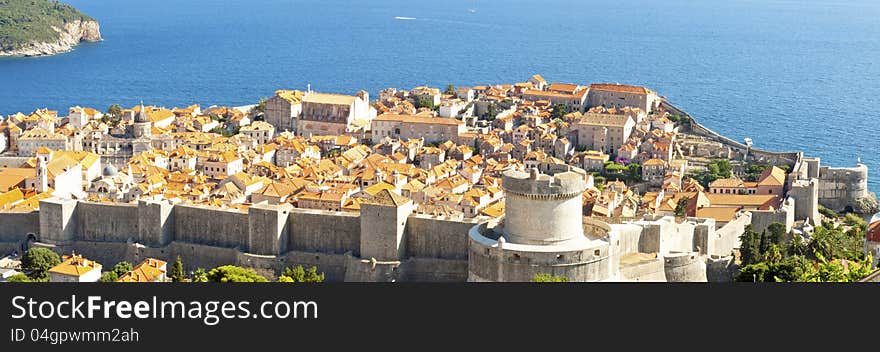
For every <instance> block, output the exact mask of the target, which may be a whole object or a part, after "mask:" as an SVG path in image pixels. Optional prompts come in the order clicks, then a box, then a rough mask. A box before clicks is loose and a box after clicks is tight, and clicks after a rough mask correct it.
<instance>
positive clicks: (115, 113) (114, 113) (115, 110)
mask: <svg viewBox="0 0 880 352" xmlns="http://www.w3.org/2000/svg"><path fill="white" fill-rule="evenodd" d="M107 115H110V116H111V117H119V116H121V115H122V106H119V104H113V105H110V107H109V108H107ZM105 123H106V121H105Z"/></svg>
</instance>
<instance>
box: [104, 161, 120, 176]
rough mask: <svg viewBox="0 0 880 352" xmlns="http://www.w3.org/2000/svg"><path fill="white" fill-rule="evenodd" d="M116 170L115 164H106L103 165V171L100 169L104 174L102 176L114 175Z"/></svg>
mask: <svg viewBox="0 0 880 352" xmlns="http://www.w3.org/2000/svg"><path fill="white" fill-rule="evenodd" d="M117 172H118V171H117V170H116V167H115V166H113V165H110V164H107V166H104V171H102V172H101V174H102V175H104V177H113V176H116V174H117Z"/></svg>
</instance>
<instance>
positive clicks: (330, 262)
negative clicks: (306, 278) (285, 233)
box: [285, 251, 351, 282]
mask: <svg viewBox="0 0 880 352" xmlns="http://www.w3.org/2000/svg"><path fill="white" fill-rule="evenodd" d="M349 257H351V256H350V255H346V254H328V253H315V252H304V251H289V252H287V253H286V255H285V262H286V265H287V266H297V265H302V266H303V267H304V268H308V267H311V266H316V267H318V270H320V271H323V272H324V281H328V282H342V281H344V280H345V271H346V260H347V258H349Z"/></svg>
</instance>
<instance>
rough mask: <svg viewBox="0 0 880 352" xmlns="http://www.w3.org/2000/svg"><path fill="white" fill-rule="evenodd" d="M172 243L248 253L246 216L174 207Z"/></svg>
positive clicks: (202, 208) (193, 206) (196, 208)
mask: <svg viewBox="0 0 880 352" xmlns="http://www.w3.org/2000/svg"><path fill="white" fill-rule="evenodd" d="M174 227H175V240H177V241H181V242H188V243H198V244H205V245H211V246H217V247H224V248H239V249H241V250H242V251H247V249H248V214H247V213H245V212H240V211H234V210H225V209H217V208H209V207H203V206H195V205H176V206H174Z"/></svg>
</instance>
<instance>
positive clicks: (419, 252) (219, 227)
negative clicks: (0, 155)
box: [0, 198, 479, 281]
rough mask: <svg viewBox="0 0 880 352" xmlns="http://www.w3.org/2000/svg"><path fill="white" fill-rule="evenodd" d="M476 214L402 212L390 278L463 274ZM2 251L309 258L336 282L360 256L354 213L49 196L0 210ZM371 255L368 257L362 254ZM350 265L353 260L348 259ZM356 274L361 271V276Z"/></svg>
mask: <svg viewBox="0 0 880 352" xmlns="http://www.w3.org/2000/svg"><path fill="white" fill-rule="evenodd" d="M478 223H479V221H477V220H474V219H463V220H449V219H441V218H433V217H429V216H425V215H415V214H413V215H410V216H409V217H408V218H407V219H406V224H405V233H404V236H405V237H406V239H407V240H406V241H405V242H406V246H405V252H404V256H403V258H405V259H402V260H401V261H400V262H399V264H396V265H395V269H394V277H395V278H396V279H397V280H404V281H410V280H414V281H465V280H466V279H467V255H468V254H467V248H468V247H467V243H468V242H467V231H468V229H470V227H472V226H473V225H475V224H478ZM0 224H3V226H0V250H3V251H4V252H11V251H13V250H20V249H23V248H25V247H26V246H27V245H28V244H29V243H28V238H29V237H28V236H29V235H30V236H32V241H31V242H35V243H32V244H31V245H36V246H43V247H47V248H51V249H52V250H54V251H56V252H58V253H59V254H70V253H71V252H72V251H75V252H76V253H80V254H83V255H85V256H86V257H88V258H91V259H93V260H96V261H98V262H99V263H102V264H103V265H105V266H112V265H114V264H115V263H117V262H119V261H123V260H125V261H129V262H132V263H136V262H140V261H141V260H143V259H145V258H148V257H152V258H159V259H162V260H165V261H168V262H173V261H174V260H175V258H176V257H177V256H180V257H181V258H182V259H183V261H184V263H185V266H186V270H187V271H192V270H195V268H213V267H216V266H220V265H228V264H231V265H241V266H247V267H251V268H254V269H256V270H257V271H258V272H260V273H262V274H264V275H266V276H268V277H275V276H277V275H278V274H280V272H281V271H282V270H283V269H284V268H285V267H287V266H291V265H297V264H302V265H304V266H306V267H308V266H312V265H314V266H317V267H318V268H319V269H320V270H321V271H323V272H324V273H325V276H326V279H327V280H328V281H342V280H344V279H345V278H346V273H347V272H349V271H352V270H355V271H357V270H361V271H363V270H366V271H367V272H369V271H370V270H372V269H364V268H363V265H361V263H360V262H361V258H360V252H361V248H360V247H361V245H362V243H361V231H362V226H363V225H362V223H361V220H360V216H359V214H356V213H347V212H327V211H317V210H308V209H295V208H290V207H283V206H274V205H262V204H261V205H254V206H251V207H250V208H249V209H248V210H247V211H240V210H234V209H221V208H213V207H205V206H199V205H189V204H186V205H184V204H177V205H174V204H169V203H159V202H152V201H141V202H139V203H138V204H111V203H96V202H86V201H70V200H60V199H54V198H50V199H47V200H43V201H42V202H41V203H40V211H34V212H27V213H15V212H0ZM365 259H369V258H365ZM355 265H356V266H357V267H353V266H355ZM361 276H363V275H361Z"/></svg>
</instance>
